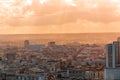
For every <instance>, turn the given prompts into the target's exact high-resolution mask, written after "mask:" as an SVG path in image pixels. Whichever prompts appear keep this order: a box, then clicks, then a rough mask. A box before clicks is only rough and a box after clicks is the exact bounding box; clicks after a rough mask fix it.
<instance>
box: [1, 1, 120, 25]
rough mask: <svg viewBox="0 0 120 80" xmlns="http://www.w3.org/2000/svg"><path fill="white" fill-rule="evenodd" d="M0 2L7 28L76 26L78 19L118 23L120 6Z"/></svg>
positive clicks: (93, 2) (84, 3)
mask: <svg viewBox="0 0 120 80" xmlns="http://www.w3.org/2000/svg"><path fill="white" fill-rule="evenodd" d="M11 1H13V2H0V4H1V5H0V9H1V11H0V17H1V20H0V23H2V24H6V25H8V26H48V25H64V24H67V23H76V21H78V20H87V21H90V22H100V23H105V24H108V23H111V22H115V21H119V20H120V13H119V9H120V8H119V4H118V3H111V2H110V0H91V1H90V0H76V1H75V0H74V4H76V5H77V6H71V5H67V4H66V3H65V1H64V0H48V2H46V3H44V4H40V3H39V0H33V3H32V4H31V5H27V3H26V2H25V0H11Z"/></svg>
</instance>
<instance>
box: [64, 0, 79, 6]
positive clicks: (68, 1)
mask: <svg viewBox="0 0 120 80" xmlns="http://www.w3.org/2000/svg"><path fill="white" fill-rule="evenodd" d="M65 2H66V3H67V4H69V5H71V6H74V7H75V6H77V5H76V4H75V3H74V1H73V0H65Z"/></svg>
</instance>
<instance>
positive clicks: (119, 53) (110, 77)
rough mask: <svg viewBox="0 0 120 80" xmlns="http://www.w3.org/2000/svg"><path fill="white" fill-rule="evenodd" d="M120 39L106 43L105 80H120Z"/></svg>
mask: <svg viewBox="0 0 120 80" xmlns="http://www.w3.org/2000/svg"><path fill="white" fill-rule="evenodd" d="M119 74H120V41H114V42H113V44H107V45H106V68H105V73H104V79H105V80H120V75H119Z"/></svg>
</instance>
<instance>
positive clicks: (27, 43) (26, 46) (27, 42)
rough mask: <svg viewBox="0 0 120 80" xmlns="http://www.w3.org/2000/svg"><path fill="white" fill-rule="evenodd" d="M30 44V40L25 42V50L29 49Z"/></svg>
mask: <svg viewBox="0 0 120 80" xmlns="http://www.w3.org/2000/svg"><path fill="white" fill-rule="evenodd" d="M29 44H30V43H29V40H25V41H24V47H25V48H28V47H29Z"/></svg>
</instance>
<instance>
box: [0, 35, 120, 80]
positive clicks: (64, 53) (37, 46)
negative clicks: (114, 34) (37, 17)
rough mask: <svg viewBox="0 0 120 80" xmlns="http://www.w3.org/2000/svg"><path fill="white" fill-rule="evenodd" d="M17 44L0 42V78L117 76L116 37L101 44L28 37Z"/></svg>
mask: <svg viewBox="0 0 120 80" xmlns="http://www.w3.org/2000/svg"><path fill="white" fill-rule="evenodd" d="M40 36H41V35H40ZM112 42H113V43H112ZM18 44H19V45H18ZM18 44H17V43H16V42H13V41H12V42H11V41H9V42H8V41H7V43H5V42H4V43H3V42H2V44H1V46H0V80H119V79H120V77H119V73H120V69H119V44H120V38H119V37H118V38H117V39H116V40H115V41H111V43H109V44H104V45H103V44H92V43H91V44H90V43H89V44H85V43H79V42H71V43H66V44H65V42H64V43H58V42H56V41H50V42H47V41H46V44H43V43H38V42H37V43H34V41H31V40H23V42H22V44H21V42H19V43H18Z"/></svg>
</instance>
